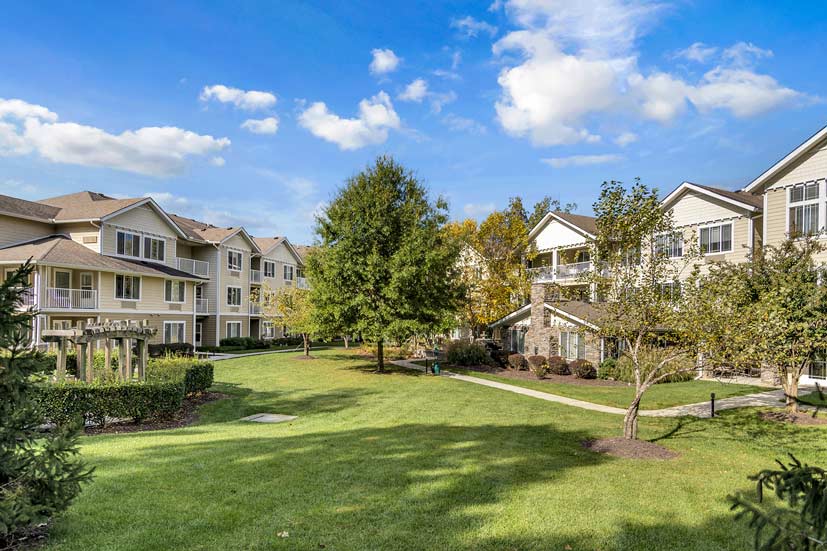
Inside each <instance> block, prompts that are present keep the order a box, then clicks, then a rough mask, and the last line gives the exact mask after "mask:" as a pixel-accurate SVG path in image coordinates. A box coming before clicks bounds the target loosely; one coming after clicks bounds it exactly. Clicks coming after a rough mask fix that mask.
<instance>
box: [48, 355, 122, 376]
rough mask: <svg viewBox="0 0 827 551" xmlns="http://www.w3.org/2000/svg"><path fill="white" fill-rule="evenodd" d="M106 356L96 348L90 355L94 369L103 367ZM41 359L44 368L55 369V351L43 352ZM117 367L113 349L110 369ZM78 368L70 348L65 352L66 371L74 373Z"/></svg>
mask: <svg viewBox="0 0 827 551" xmlns="http://www.w3.org/2000/svg"><path fill="white" fill-rule="evenodd" d="M105 358H106V356H105V354H104V352H103V350H97V351H95V353H94V354H93V356H92V366H93V368H94V369H95V371H100V370H102V369H103V363H104V359H105ZM43 361H44V362H45V365H46V370H47V372H49V373H52V372H54V371H55V369H57V352H52V351H49V352H46V353H45V354H43ZM117 368H118V354H117V353H116V352H115V351H113V353H112V371H113V372H114V371H117ZM77 369H78V358H77V355H76V354H75V351H74V350H70V351H68V352H67V353H66V371H67V372H68V373H75V372H77Z"/></svg>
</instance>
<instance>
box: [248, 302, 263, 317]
mask: <svg viewBox="0 0 827 551" xmlns="http://www.w3.org/2000/svg"><path fill="white" fill-rule="evenodd" d="M250 313H251V314H253V315H256V316H258V315H260V314H261V306H260V305H258V304H254V303H252V302H251V303H250Z"/></svg>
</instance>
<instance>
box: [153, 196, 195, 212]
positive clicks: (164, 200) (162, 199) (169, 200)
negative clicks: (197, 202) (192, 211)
mask: <svg viewBox="0 0 827 551" xmlns="http://www.w3.org/2000/svg"><path fill="white" fill-rule="evenodd" d="M144 197H152V199H153V200H154V201H155V202H156V203H158V204H159V205H161V206H162V207H163V208H164V209H165V210H174V209H180V208H185V207H187V206H189V204H190V200H189V199H187V198H186V197H179V196H177V195H173V194H172V193H170V192H169V191H149V192H147V193H144Z"/></svg>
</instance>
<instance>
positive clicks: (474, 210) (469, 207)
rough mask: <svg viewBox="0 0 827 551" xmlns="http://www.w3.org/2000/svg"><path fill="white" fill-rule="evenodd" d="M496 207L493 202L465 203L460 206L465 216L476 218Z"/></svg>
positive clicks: (489, 212) (492, 210)
mask: <svg viewBox="0 0 827 551" xmlns="http://www.w3.org/2000/svg"><path fill="white" fill-rule="evenodd" d="M496 208H497V205H495V204H494V203H466V204H465V205H464V206H463V207H462V212H464V213H465V215H466V216H471V217H473V218H477V217H481V216H486V215H488V214H491V213H492V212H494V210H496Z"/></svg>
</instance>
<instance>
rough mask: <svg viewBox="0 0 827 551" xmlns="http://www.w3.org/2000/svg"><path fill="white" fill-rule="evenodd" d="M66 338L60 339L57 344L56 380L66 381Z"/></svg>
mask: <svg viewBox="0 0 827 551" xmlns="http://www.w3.org/2000/svg"><path fill="white" fill-rule="evenodd" d="M67 346H68V343H67V342H66V337H61V338H60V340H59V341H58V343H57V380H58V381H63V380H65V379H66V347H67Z"/></svg>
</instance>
